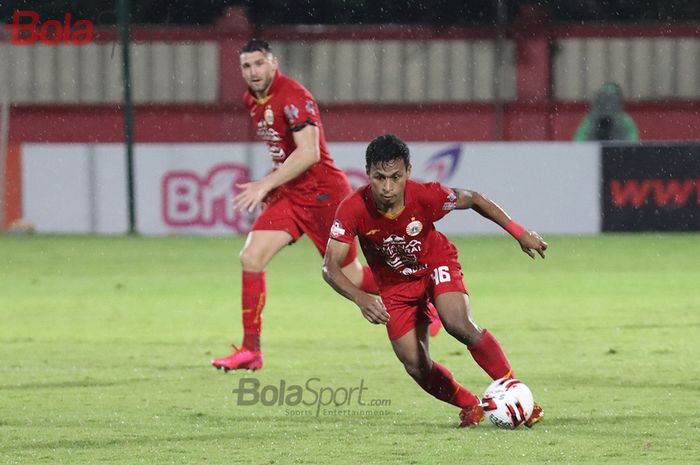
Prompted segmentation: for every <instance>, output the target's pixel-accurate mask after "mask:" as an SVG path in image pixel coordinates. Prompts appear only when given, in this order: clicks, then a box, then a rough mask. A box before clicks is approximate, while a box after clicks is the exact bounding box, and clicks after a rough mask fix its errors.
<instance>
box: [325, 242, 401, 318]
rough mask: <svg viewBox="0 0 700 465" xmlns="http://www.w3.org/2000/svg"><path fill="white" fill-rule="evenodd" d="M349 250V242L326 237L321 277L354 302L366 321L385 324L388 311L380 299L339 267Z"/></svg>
mask: <svg viewBox="0 0 700 465" xmlns="http://www.w3.org/2000/svg"><path fill="white" fill-rule="evenodd" d="M349 250H350V244H347V243H345V242H341V241H337V240H335V239H332V238H331V239H328V245H327V246H326V254H325V255H324V257H323V279H325V280H326V282H327V283H328V284H330V286H331V287H332V288H333V289H335V291H336V292H337V293H338V294H340V295H342V296H343V297H345V298H346V299H349V300H352V301H353V302H355V305H357V306H358V307H359V308H360V310H361V311H362V315H363V316H364V317H365V318H366V319H367V321H369V322H370V323H374V324H386V322H387V321H389V313H387V311H386V307H384V303H382V301H381V299H378V298H377V297H374V296H372V295H370V294H367V293H366V292H364V291H363V290H362V289H360V288H359V287H357V286H355V285H354V284H353V283H352V281H350V280H349V279H348V278H347V277H346V276H345V275H344V274H343V272H342V270H341V268H342V264H343V261H344V260H345V257H346V256H347V254H348V251H349Z"/></svg>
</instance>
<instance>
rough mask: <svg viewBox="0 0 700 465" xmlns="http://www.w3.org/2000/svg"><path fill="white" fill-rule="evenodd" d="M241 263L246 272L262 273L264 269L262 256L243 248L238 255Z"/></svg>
mask: <svg viewBox="0 0 700 465" xmlns="http://www.w3.org/2000/svg"><path fill="white" fill-rule="evenodd" d="M238 258H239V260H240V261H241V267H242V268H243V269H244V270H246V271H262V270H263V269H264V268H265V263H264V259H263V256H262V254H260V253H257V252H256V251H255V250H252V249H247V248H244V249H243V250H241V253H239V254H238Z"/></svg>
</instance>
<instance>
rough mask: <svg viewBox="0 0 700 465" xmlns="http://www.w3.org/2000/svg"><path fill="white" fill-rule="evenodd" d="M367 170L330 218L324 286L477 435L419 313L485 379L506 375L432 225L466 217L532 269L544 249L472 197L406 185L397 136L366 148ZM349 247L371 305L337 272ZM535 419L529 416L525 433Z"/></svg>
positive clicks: (471, 408)
mask: <svg viewBox="0 0 700 465" xmlns="http://www.w3.org/2000/svg"><path fill="white" fill-rule="evenodd" d="M366 168H367V175H368V176H369V181H370V182H369V185H367V186H365V187H363V188H360V189H358V190H356V191H355V192H354V193H353V194H352V196H350V197H348V198H347V199H345V200H344V201H343V202H342V203H341V204H340V206H339V207H338V211H337V212H336V217H335V221H334V223H333V226H332V228H331V232H330V239H329V241H328V246H327V247H326V254H325V257H324V265H323V277H324V279H325V280H326V281H327V282H328V283H329V284H330V285H331V286H332V287H333V288H334V289H335V290H336V291H337V292H338V293H339V294H341V295H343V296H345V297H346V298H348V299H350V300H352V301H353V302H354V303H355V304H356V305H357V306H358V307H359V308H360V310H361V311H362V314H363V316H364V317H365V318H366V319H367V320H368V321H369V322H371V323H374V324H384V325H386V327H387V332H388V335H389V339H390V340H391V344H392V346H393V349H394V352H395V353H396V356H397V357H398V358H399V360H400V361H401V362H402V363H403V365H404V367H405V369H406V371H407V372H408V374H409V375H410V376H411V377H412V378H413V379H414V380H415V381H416V382H417V383H418V384H419V385H420V386H421V387H422V388H423V389H424V390H425V391H427V392H428V393H429V394H431V395H433V396H434V397H436V398H438V399H440V400H442V401H444V402H448V403H450V404H452V405H455V406H457V407H459V408H461V412H460V426H463V427H464V426H476V425H477V424H478V423H479V422H480V421H481V420H482V418H483V416H484V411H483V409H482V407H481V405H480V403H481V402H480V400H479V399H478V398H477V397H476V396H475V395H474V394H472V393H471V392H470V391H469V390H467V389H466V388H465V387H463V386H462V385H460V384H459V383H457V381H455V379H454V378H453V377H452V374H451V373H450V372H449V371H448V370H447V368H445V367H443V366H442V365H440V364H438V363H436V362H434V361H433V360H432V359H431V358H430V353H429V351H428V315H427V306H428V303H430V302H432V303H434V304H435V306H436V307H437V310H438V313H439V315H440V319H441V320H442V324H443V326H444V327H445V330H446V331H447V332H448V333H449V334H450V335H452V336H453V337H454V338H455V339H457V340H458V341H460V342H461V343H463V344H464V345H466V346H467V348H468V350H469V352H470V353H471V355H472V357H473V358H474V360H475V361H476V362H477V363H478V364H479V366H481V367H482V368H483V369H484V371H486V373H488V375H489V376H490V377H491V378H493V379H498V378H502V377H512V376H514V374H513V371H512V369H511V366H510V363H509V362H508V359H507V358H506V356H505V354H504V353H503V350H502V349H501V346H500V344H499V343H498V341H497V340H496V338H495V337H494V336H493V335H492V334H491V333H489V332H488V331H487V330H485V329H482V328H480V327H479V326H477V325H476V323H475V322H474V320H473V319H472V317H471V312H470V307H469V295H468V293H467V290H466V287H465V285H464V281H463V278H462V271H461V266H460V264H459V261H458V258H457V249H456V248H455V246H454V245H453V244H452V243H451V242H450V241H449V239H447V237H445V236H444V235H443V234H441V233H440V232H438V231H437V230H436V229H435V225H434V222H435V221H437V220H439V219H440V218H442V217H443V216H445V215H446V214H447V213H449V212H451V211H452V210H465V209H470V208H471V209H473V210H475V211H476V212H477V213H479V214H480V215H482V216H484V217H485V218H488V219H490V220H491V221H493V222H495V223H497V224H498V225H500V226H501V227H503V228H504V229H505V230H506V231H508V232H509V233H510V234H511V235H512V236H513V237H514V238H515V239H516V240H517V241H518V242H519V244H520V247H521V248H522V250H523V251H524V252H525V253H527V254H528V255H529V256H530V257H532V258H533V259H534V258H535V253H538V254H539V255H540V256H541V257H542V258H544V253H545V250H547V243H546V242H545V241H544V240H542V238H541V237H540V236H539V235H538V234H537V233H536V232H534V231H528V230H526V229H525V228H523V227H522V226H520V225H519V224H518V223H516V222H515V221H513V220H512V219H510V217H509V216H508V215H507V214H506V213H505V212H504V211H503V210H502V209H501V208H500V207H499V206H498V205H496V204H495V203H493V202H492V201H490V200H489V199H487V198H486V197H484V196H483V195H481V194H479V193H477V192H473V191H469V190H464V189H454V188H448V187H445V186H443V185H441V184H439V183H436V182H430V183H418V182H414V181H411V180H409V177H410V174H411V163H410V156H409V149H408V147H407V146H406V144H405V143H404V142H403V141H402V140H401V139H399V138H398V137H396V136H393V135H384V136H380V137H377V138H376V139H374V140H373V141H372V142H371V143H370V144H369V146H368V147H367V152H366ZM355 237H359V239H360V245H361V247H362V250H363V252H364V254H365V257H366V258H367V263H368V264H369V266H370V268H371V269H372V272H373V273H374V276H375V278H376V280H377V284H378V285H379V290H380V296H381V297H380V298H377V297H375V296H371V295H368V294H367V293H366V292H364V291H363V290H362V289H360V288H358V287H357V286H356V285H354V284H353V283H352V282H351V281H350V280H349V279H347V277H346V276H345V275H344V274H343V273H342V271H341V266H342V262H343V257H345V256H346V254H347V253H348V251H349V250H350V248H351V247H352V244H353V243H354V240H355ZM542 416H543V412H542V409H541V408H540V407H539V406H536V407H535V409H534V411H533V413H532V415H531V417H530V419H529V420H528V422H527V423H526V424H527V426H532V425H533V424H534V423H536V422H537V421H539V420H540V419H541V418H542Z"/></svg>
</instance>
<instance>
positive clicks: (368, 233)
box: [365, 229, 381, 236]
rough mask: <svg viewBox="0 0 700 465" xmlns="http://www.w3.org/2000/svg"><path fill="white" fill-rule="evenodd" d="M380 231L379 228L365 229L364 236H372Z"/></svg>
mask: <svg viewBox="0 0 700 465" xmlns="http://www.w3.org/2000/svg"><path fill="white" fill-rule="evenodd" d="M380 231H381V229H370V230H369V231H367V232H366V233H365V236H373V235H375V234H377V233H378V232H380Z"/></svg>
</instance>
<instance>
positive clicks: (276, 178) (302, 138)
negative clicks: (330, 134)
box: [233, 124, 321, 212]
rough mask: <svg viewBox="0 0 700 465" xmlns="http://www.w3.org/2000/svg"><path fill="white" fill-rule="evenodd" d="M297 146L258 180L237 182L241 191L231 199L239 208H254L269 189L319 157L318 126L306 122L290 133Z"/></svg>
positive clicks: (298, 172) (289, 178)
mask: <svg viewBox="0 0 700 465" xmlns="http://www.w3.org/2000/svg"><path fill="white" fill-rule="evenodd" d="M292 136H293V137H294V143H295V144H296V146H297V148H296V149H294V151H293V152H292V153H291V154H290V155H289V157H287V159H286V160H285V161H284V163H282V164H281V165H280V166H279V167H278V168H277V169H276V170H274V171H272V172H270V173H269V174H267V176H265V177H264V178H262V179H260V180H259V181H253V182H247V183H243V184H239V185H238V187H239V188H240V189H241V192H240V193H239V194H238V195H237V196H236V198H235V199H234V200H233V205H234V207H235V208H238V209H239V210H248V211H249V212H251V211H253V210H255V209H256V208H257V207H258V206H259V205H260V204H261V203H262V201H263V199H264V198H265V196H266V195H267V194H268V192H270V191H271V190H273V189H275V188H277V187H279V186H281V185H282V184H284V183H286V182H289V181H291V180H292V179H294V178H296V177H297V176H299V175H300V174H301V173H303V172H304V171H306V170H308V169H309V168H311V166H313V165H314V164H315V163H318V161H319V160H320V159H321V148H320V145H319V144H320V135H319V130H318V127H316V126H314V125H313V124H307V125H305V126H304V127H303V128H301V129H300V130H298V131H295V132H293V133H292Z"/></svg>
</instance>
